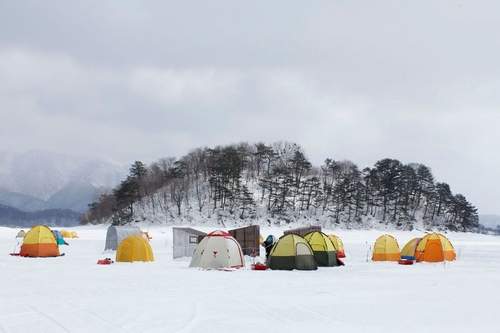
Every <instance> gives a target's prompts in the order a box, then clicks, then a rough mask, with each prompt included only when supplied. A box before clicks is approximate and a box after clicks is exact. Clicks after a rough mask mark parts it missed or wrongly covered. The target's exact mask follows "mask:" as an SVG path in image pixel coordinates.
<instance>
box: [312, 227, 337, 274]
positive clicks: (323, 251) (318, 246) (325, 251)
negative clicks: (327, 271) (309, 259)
mask: <svg viewBox="0 0 500 333" xmlns="http://www.w3.org/2000/svg"><path fill="white" fill-rule="evenodd" d="M304 239H305V240H306V241H307V242H308V243H309V245H310V246H311V248H312V250H313V253H314V258H315V259H316V262H317V263H318V266H321V267H332V266H338V265H339V264H338V261H337V251H336V250H335V246H334V245H333V242H332V241H331V239H330V237H328V235H326V234H324V233H322V232H321V231H314V232H310V233H308V234H306V235H305V236H304Z"/></svg>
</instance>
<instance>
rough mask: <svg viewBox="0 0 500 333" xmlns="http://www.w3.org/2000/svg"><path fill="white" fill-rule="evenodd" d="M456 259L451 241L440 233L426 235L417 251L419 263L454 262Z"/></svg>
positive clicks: (416, 255)
mask: <svg viewBox="0 0 500 333" xmlns="http://www.w3.org/2000/svg"><path fill="white" fill-rule="evenodd" d="M456 257H457V255H456V253H455V249H454V248H453V245H451V242H450V241H449V239H448V238H446V237H445V236H444V235H442V234H439V233H432V234H428V235H426V236H425V237H424V238H422V240H421V241H420V242H419V243H418V245H417V248H416V250H415V258H416V259H417V262H420V261H427V262H440V261H445V260H446V261H453V260H455V259H456Z"/></svg>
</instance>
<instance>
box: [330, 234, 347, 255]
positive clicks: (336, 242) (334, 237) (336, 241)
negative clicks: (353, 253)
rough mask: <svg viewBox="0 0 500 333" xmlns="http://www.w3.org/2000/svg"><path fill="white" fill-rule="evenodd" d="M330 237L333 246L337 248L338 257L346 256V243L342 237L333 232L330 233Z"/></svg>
mask: <svg viewBox="0 0 500 333" xmlns="http://www.w3.org/2000/svg"><path fill="white" fill-rule="evenodd" d="M328 237H329V238H330V240H331V241H332V243H333V246H335V250H337V258H345V251H344V243H343V242H342V239H340V237H339V236H337V235H333V234H332V235H328Z"/></svg>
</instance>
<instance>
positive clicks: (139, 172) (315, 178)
mask: <svg viewBox="0 0 500 333" xmlns="http://www.w3.org/2000/svg"><path fill="white" fill-rule="evenodd" d="M139 215H152V216H165V217H166V218H170V219H172V221H175V220H179V219H183V218H189V217H191V218H192V217H193V216H196V217H198V218H214V217H216V218H217V219H219V220H221V221H223V220H224V219H232V220H251V219H258V220H261V219H268V220H270V221H271V220H272V221H277V222H280V223H289V222H292V221H294V220H300V219H316V220H318V221H322V222H323V223H328V224H331V225H336V224H337V225H340V224H344V225H346V226H353V227H357V226H363V225H364V224H366V223H367V221H380V222H381V223H385V224H393V225H395V226H396V227H398V228H401V229H412V228H413V227H414V225H415V223H416V222H417V221H419V222H421V223H423V224H424V227H428V228H432V227H437V228H446V229H449V230H460V231H465V230H474V229H475V228H477V227H478V223H479V219H478V212H477V209H476V208H475V207H474V206H473V205H472V204H471V203H469V202H468V201H467V199H466V198H465V196H464V195H462V194H454V193H453V192H452V190H451V188H450V186H449V185H448V184H446V183H444V182H437V181H435V179H434V176H433V175H432V172H431V169H430V168H429V167H427V166H425V165H423V164H419V163H409V164H404V163H402V162H400V161H398V160H396V159H389V158H386V159H382V160H380V161H378V162H376V163H375V165H373V166H372V167H366V168H364V169H359V167H358V166H357V165H356V164H354V163H353V162H350V161H337V160H334V159H333V158H327V159H325V161H324V163H323V164H322V165H320V166H314V165H312V163H311V162H310V161H309V160H308V158H307V156H306V154H305V152H304V150H303V149H302V148H301V147H300V146H299V145H297V144H295V143H289V142H278V143H274V144H271V145H267V144H264V143H257V144H249V143H240V144H234V145H227V146H217V147H214V148H198V149H195V150H193V151H191V152H190V153H188V154H187V155H185V156H183V157H181V158H179V159H176V158H165V159H161V160H159V161H157V162H155V163H152V164H151V165H149V166H146V165H145V164H144V163H142V162H140V161H136V162H134V163H133V164H132V166H131V168H130V173H129V175H128V177H127V178H126V179H125V180H123V181H122V182H121V184H120V185H119V186H118V187H117V188H115V189H114V190H113V191H112V192H111V193H106V194H103V195H102V196H101V197H100V198H99V200H97V201H96V202H94V203H92V204H90V205H89V210H88V211H87V213H86V214H84V216H83V218H82V223H103V222H107V221H109V220H112V221H113V223H115V224H124V223H129V222H131V221H134V220H136V219H137V218H138V216H139Z"/></svg>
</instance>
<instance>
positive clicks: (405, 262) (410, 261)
mask: <svg viewBox="0 0 500 333" xmlns="http://www.w3.org/2000/svg"><path fill="white" fill-rule="evenodd" d="M398 264H400V265H413V260H408V259H401V260H399V261H398Z"/></svg>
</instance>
